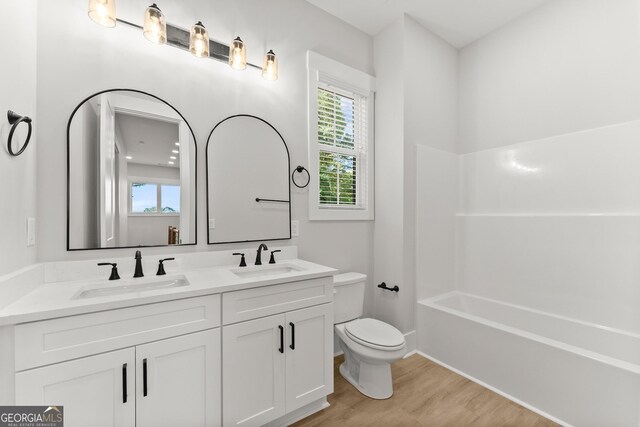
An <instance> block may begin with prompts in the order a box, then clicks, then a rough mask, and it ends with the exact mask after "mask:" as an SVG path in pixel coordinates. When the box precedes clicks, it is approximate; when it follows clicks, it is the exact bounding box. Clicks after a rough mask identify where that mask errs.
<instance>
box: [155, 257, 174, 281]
mask: <svg viewBox="0 0 640 427" xmlns="http://www.w3.org/2000/svg"><path fill="white" fill-rule="evenodd" d="M173 260H175V258H173V257H172V258H165V259H160V260H158V272H157V273H156V276H164V275H165V274H167V272H166V271H164V262H165V261H173Z"/></svg>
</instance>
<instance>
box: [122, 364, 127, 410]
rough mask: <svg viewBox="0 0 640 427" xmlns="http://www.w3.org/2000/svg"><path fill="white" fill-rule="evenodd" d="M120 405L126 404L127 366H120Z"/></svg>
mask: <svg viewBox="0 0 640 427" xmlns="http://www.w3.org/2000/svg"><path fill="white" fill-rule="evenodd" d="M122 403H127V364H126V363H125V364H123V365H122Z"/></svg>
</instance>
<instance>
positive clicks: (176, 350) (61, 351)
mask: <svg viewBox="0 0 640 427" xmlns="http://www.w3.org/2000/svg"><path fill="white" fill-rule="evenodd" d="M283 250H284V252H283V258H287V256H291V255H295V248H293V249H292V248H283ZM211 254H213V255H209V254H186V255H184V254H183V255H180V256H176V258H177V260H176V263H175V264H174V265H173V266H169V265H168V266H167V270H168V271H167V272H168V275H166V276H148V277H145V278H142V279H125V278H123V279H122V280H119V281H108V280H106V278H105V279H104V280H94V279H93V278H92V277H87V278H84V279H83V278H78V277H77V276H82V275H83V274H84V275H87V274H88V273H87V272H90V271H93V274H94V275H95V274H98V272H99V273H104V270H101V269H100V270H95V269H92V267H91V265H90V264H93V265H95V262H94V261H91V262H89V261H87V262H85V261H81V262H72V263H55V264H44V265H39V266H34V267H33V268H34V269H40V270H41V271H40V273H36V274H34V273H33V271H27V272H25V273H23V274H27V275H28V276H29V277H44V278H45V279H47V278H48V279H49V280H50V281H49V282H44V281H43V283H41V284H33V283H32V284H31V287H32V290H31V291H30V292H28V293H26V294H24V295H19V296H17V297H15V296H14V299H15V300H14V301H13V302H10V303H8V304H7V301H3V308H2V309H0V348H1V349H2V350H1V353H2V354H1V355H0V357H1V358H2V359H1V360H2V364H1V368H0V369H1V371H0V377H1V378H2V386H1V390H0V396H1V397H2V399H1V400H2V401H1V402H0V404H3V405H4V404H17V405H63V406H64V412H65V426H68V427H69V426H71V427H73V426H83V425H87V424H86V423H87V420H91V425H97V426H103V425H104V426H176V425H185V426H187V425H188V426H218V425H224V426H233V425H242V426H261V425H287V424H290V423H292V422H294V421H296V420H298V419H300V418H303V417H305V416H307V415H309V414H311V413H313V412H316V411H318V410H320V409H322V408H324V407H326V406H328V404H327V403H326V396H327V395H328V394H330V393H332V392H333V307H332V306H333V304H332V301H333V281H332V275H333V274H334V272H335V270H333V269H331V268H328V267H323V266H320V265H317V264H313V263H309V262H305V261H302V260H299V259H296V258H289V259H283V260H279V261H278V264H266V265H262V266H249V267H243V268H239V267H237V264H231V262H233V257H232V255H231V253H228V254H227V253H226V252H224V253H211ZM148 258H152V261H149V263H151V262H153V261H155V259H153V257H148ZM213 258H215V259H213ZM127 262H129V261H128V260H121V263H122V264H124V265H125V268H121V272H122V273H123V274H122V275H123V277H129V274H128V273H129V272H128V270H129V269H130V268H129V266H128V265H127ZM208 263H209V264H211V263H215V264H218V265H216V266H213V267H210V266H209V267H205V266H204V265H205V264H208ZM225 263H226V264H225ZM146 270H147V271H149V272H151V271H154V270H152V269H151V268H146ZM40 274H41V276H40ZM25 277H26V276H25ZM70 277H73V278H74V280H67V281H64V279H65V278H70ZM56 279H62V280H60V281H56ZM12 281H13V282H16V277H13V278H8V279H7V283H5V284H2V285H0V286H3V287H4V288H5V289H7V290H8V292H7V294H9V295H11V294H12V289H14V291H15V286H16V285H15V284H13V285H12V284H11V283H10V282H12Z"/></svg>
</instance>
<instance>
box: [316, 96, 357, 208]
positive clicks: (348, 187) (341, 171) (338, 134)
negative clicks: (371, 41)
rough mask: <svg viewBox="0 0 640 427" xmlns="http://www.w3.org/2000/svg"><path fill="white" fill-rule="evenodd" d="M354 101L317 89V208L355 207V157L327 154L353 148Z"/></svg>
mask: <svg viewBox="0 0 640 427" xmlns="http://www.w3.org/2000/svg"><path fill="white" fill-rule="evenodd" d="M353 123H354V100H353V99H352V98H348V97H346V96H343V95H339V94H337V93H334V92H331V91H328V90H325V89H318V143H319V144H322V145H326V146H327V151H325V150H321V151H320V152H319V181H320V204H324V205H355V204H356V156H355V154H354V155H348V154H342V153H337V152H332V151H329V150H331V147H338V148H343V149H347V150H349V151H351V150H353V148H354V141H355V138H354V127H353Z"/></svg>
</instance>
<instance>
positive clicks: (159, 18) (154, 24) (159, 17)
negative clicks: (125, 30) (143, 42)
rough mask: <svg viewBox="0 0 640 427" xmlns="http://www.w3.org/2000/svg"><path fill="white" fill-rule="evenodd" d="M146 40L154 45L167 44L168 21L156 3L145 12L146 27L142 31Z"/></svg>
mask: <svg viewBox="0 0 640 427" xmlns="http://www.w3.org/2000/svg"><path fill="white" fill-rule="evenodd" d="M142 32H143V34H144V36H145V38H146V39H147V40H149V41H150V42H153V43H158V44H165V43H166V42H167V20H166V19H165V17H164V14H163V13H162V11H161V10H160V8H159V7H158V5H156V4H155V3H154V4H152V5H151V6H149V7H148V8H147V10H146V11H145V12H144V26H143V30H142Z"/></svg>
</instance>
